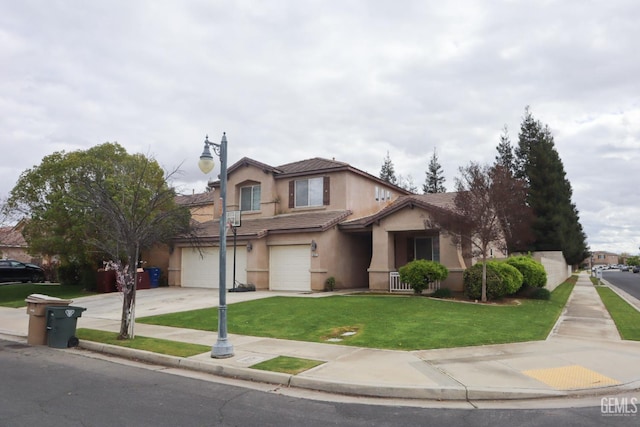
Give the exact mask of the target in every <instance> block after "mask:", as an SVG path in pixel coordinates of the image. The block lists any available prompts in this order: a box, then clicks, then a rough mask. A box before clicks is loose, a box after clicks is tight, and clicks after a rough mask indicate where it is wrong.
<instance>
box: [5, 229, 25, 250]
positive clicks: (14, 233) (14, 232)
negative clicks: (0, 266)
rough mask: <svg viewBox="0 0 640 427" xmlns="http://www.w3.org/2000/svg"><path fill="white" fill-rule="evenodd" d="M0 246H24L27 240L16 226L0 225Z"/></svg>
mask: <svg viewBox="0 0 640 427" xmlns="http://www.w3.org/2000/svg"><path fill="white" fill-rule="evenodd" d="M0 247H5V248H26V247H27V241H26V240H25V239H24V236H22V232H21V230H20V229H19V228H18V227H0Z"/></svg>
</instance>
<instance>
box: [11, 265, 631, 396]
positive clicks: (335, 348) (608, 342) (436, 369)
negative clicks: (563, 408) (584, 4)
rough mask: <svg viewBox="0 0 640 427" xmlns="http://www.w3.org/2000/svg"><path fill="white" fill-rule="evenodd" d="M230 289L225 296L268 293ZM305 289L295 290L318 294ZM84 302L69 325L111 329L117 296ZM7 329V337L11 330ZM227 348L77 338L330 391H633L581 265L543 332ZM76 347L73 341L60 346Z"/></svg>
mask: <svg viewBox="0 0 640 427" xmlns="http://www.w3.org/2000/svg"><path fill="white" fill-rule="evenodd" d="M211 293H212V292H211V290H204V289H181V288H157V289H150V290H146V291H140V292H139V293H138V298H137V300H138V305H137V316H138V317H142V316H147V315H150V314H162V313H168V312H178V311H184V310H191V309H194V308H202V307H211V306H215V301H213V302H214V304H211V300H212V299H214V298H212V297H211ZM274 294H275V293H272V292H247V293H230V294H228V296H227V302H228V304H233V303H235V302H239V301H243V300H248V299H256V298H264V297H267V296H273V295H274ZM289 295H290V294H289ZM324 295H327V294H311V295H305V297H322V296H324ZM73 305H77V306H81V307H86V308H87V311H86V312H84V314H83V315H82V317H81V318H79V319H78V327H81V328H92V329H100V330H107V331H114V332H115V331H118V330H119V326H120V322H119V314H120V309H121V305H122V302H121V296H120V295H119V294H104V295H97V296H91V297H85V298H79V299H76V300H75V301H74V303H73ZM27 325H28V316H27V315H26V310H25V309H24V308H22V309H8V308H0V334H4V335H5V337H6V336H12V337H14V339H24V337H25V336H26V331H27ZM135 332H136V335H140V336H148V337H156V338H164V339H169V340H173V341H181V342H190V343H197V344H204V345H212V344H213V343H215V341H216V337H217V335H216V333H211V332H202V331H197V330H188V329H178V328H170V327H163V326H153V325H144V324H140V323H138V324H136V331H135ZM15 337H17V338H15ZM229 340H230V342H231V343H232V344H233V346H234V350H235V356H234V357H232V358H228V359H213V358H211V356H210V353H204V354H200V355H197V356H193V357H189V358H178V357H171V356H164V355H158V354H153V353H148V352H141V351H136V350H130V349H125V348H121V347H114V346H107V345H103V344H96V343H90V342H81V347H83V348H85V349H89V350H93V351H99V352H105V353H111V354H115V355H118V356H124V357H134V358H136V359H139V360H145V361H147V362H149V363H154V364H159V365H166V366H171V367H180V368H185V369H193V370H199V371H203V372H208V373H213V374H216V375H222V376H227V377H234V378H240V379H246V380H252V381H260V382H267V383H274V384H281V385H285V386H289V387H300V388H304V389H311V390H320V391H325V392H331V393H340V394H349V395H359V396H373V397H385V398H412V399H434V400H458V401H463V400H471V401H473V400H505V399H530V398H549V397H562V396H583V395H587V394H590V395H612V394H615V393H620V392H628V393H631V394H632V395H633V396H635V397H639V396H640V394H638V391H637V390H638V389H640V342H633V341H624V340H621V339H620V336H619V335H618V332H617V330H616V328H615V325H614V324H613V321H612V320H611V318H610V317H609V314H608V312H607V310H606V309H605V308H604V306H603V304H602V302H601V300H600V298H599V296H598V294H597V292H596V290H595V288H594V287H593V285H592V284H591V281H590V280H589V277H588V275H587V274H581V275H580V276H579V278H578V282H577V284H576V286H575V288H574V290H573V292H572V295H571V297H570V298H569V301H568V303H567V306H566V307H565V310H564V312H563V314H562V315H561V317H560V318H559V320H558V322H557V324H556V325H555V327H554V328H553V330H552V332H551V334H550V335H549V337H548V338H547V339H546V340H545V341H534V342H526V343H516V344H501V345H490V346H477V347H465V348H453V349H439V350H420V351H393V350H378V349H368V348H359V347H351V346H341V345H336V344H319V343H308V342H299V341H286V340H279V339H270V338H260V337H250V336H239V335H233V334H230V335H229ZM68 351H78V350H73V349H72V350H68ZM280 355H282V356H292V357H301V358H308V359H315V360H321V361H323V362H324V363H323V364H321V365H320V366H317V367H316V368H313V369H310V370H308V371H305V372H303V373H300V374H298V375H288V374H280V373H274V372H266V371H260V370H256V369H252V368H250V366H252V365H254V364H256V363H259V362H261V361H265V360H268V359H271V358H274V357H277V356H280Z"/></svg>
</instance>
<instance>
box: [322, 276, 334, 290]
mask: <svg viewBox="0 0 640 427" xmlns="http://www.w3.org/2000/svg"><path fill="white" fill-rule="evenodd" d="M335 288H336V278H335V277H333V276H331V277H329V278H327V280H325V281H324V290H325V291H326V292H332V291H333V290H334V289H335Z"/></svg>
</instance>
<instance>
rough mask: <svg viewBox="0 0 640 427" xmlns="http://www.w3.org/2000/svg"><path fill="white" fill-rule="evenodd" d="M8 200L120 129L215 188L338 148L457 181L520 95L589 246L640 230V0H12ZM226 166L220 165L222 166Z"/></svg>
mask: <svg viewBox="0 0 640 427" xmlns="http://www.w3.org/2000/svg"><path fill="white" fill-rule="evenodd" d="M0 11H1V12H0V64H1V66H0V147H1V149H2V154H1V155H0V198H4V197H6V196H7V195H8V193H9V191H10V190H11V188H12V187H13V186H14V184H15V182H16V180H17V179H18V177H19V175H20V173H21V172H22V171H24V170H25V169H27V168H30V167H32V166H34V165H36V164H39V162H40V160H41V159H42V158H43V157H44V156H46V155H48V154H51V153H53V152H55V151H60V150H65V151H72V150H77V149H87V148H89V147H92V146H94V145H97V144H99V143H103V142H107V141H110V142H113V141H117V142H118V143H120V144H121V145H123V146H124V147H125V148H127V150H128V151H129V152H130V153H134V152H141V153H144V154H149V155H151V156H153V157H155V158H156V159H157V160H158V161H159V162H160V164H161V165H163V166H164V167H165V168H166V169H173V168H176V167H180V168H181V170H182V174H181V175H180V177H179V182H177V184H178V185H179V187H180V190H181V191H182V192H184V193H191V192H192V191H196V192H200V191H202V190H203V189H204V188H205V183H206V181H207V177H206V176H204V175H202V174H201V173H200V171H199V170H198V168H197V160H198V157H199V155H200V153H201V152H202V147H203V144H202V141H203V139H204V136H205V134H209V136H210V137H211V139H212V140H219V138H220V136H221V135H222V132H223V131H224V132H227V137H228V140H229V163H230V164H233V162H235V161H236V160H238V159H240V158H241V157H244V156H247V157H251V158H253V159H255V160H258V161H261V162H264V163H267V164H270V165H273V166H277V165H281V164H285V163H289V162H293V161H297V160H302V159H307V158H312V157H325V158H335V159H336V160H340V161H344V162H347V163H349V164H351V165H353V166H355V167H357V168H359V169H362V170H364V171H366V172H369V173H371V174H373V175H378V174H379V172H380V168H381V166H382V163H383V160H384V158H385V156H386V154H387V152H389V155H390V158H391V160H392V162H393V164H394V167H395V170H396V173H397V174H401V175H403V176H405V177H409V176H410V177H412V178H413V181H414V183H415V184H416V186H418V187H421V186H422V183H423V182H424V179H425V171H426V169H427V165H428V162H429V159H430V157H431V155H432V153H433V150H434V149H436V150H437V153H438V157H439V160H440V163H441V165H442V166H443V168H444V172H445V176H446V183H445V184H446V186H447V188H448V189H449V190H452V189H453V185H454V178H455V177H456V176H457V174H458V168H459V167H460V166H464V165H467V164H468V163H469V162H470V161H478V162H481V163H490V162H492V161H493V159H494V157H495V155H496V149H495V148H496V146H497V144H498V142H499V135H500V133H501V131H502V129H503V127H504V126H505V125H506V126H507V128H508V129H509V133H510V136H511V139H512V142H513V143H514V144H515V143H516V142H517V138H518V131H519V127H520V123H521V120H522V116H523V114H524V108H525V106H527V105H529V106H530V108H531V111H532V113H533V115H534V117H535V118H536V119H538V120H540V121H541V122H542V123H544V124H547V125H549V127H550V128H551V131H552V133H553V135H554V137H555V144H556V149H557V150H558V152H559V154H560V157H561V158H562V161H563V163H564V167H565V170H566V172H567V177H568V179H569V180H570V182H571V184H572V187H573V190H574V195H573V200H574V202H575V203H576V205H577V207H578V210H579V212H580V217H581V223H582V225H583V227H584V229H585V232H586V233H587V235H588V241H589V245H590V247H591V249H592V250H607V251H614V252H628V253H632V254H637V253H638V250H639V246H640V191H639V190H638V183H639V178H640V172H639V169H640V56H638V48H637V42H638V40H640V25H638V22H639V20H640V2H638V1H637V0H603V1H597V0H592V1H589V0H557V1H553V0H540V1H533V2H532V1H517V0H513V1H501V0H487V1H451V2H443V1H431V0H416V1H405V0H389V1H383V0H368V1H365V0H362V1H357V0H353V1H352V0H339V1H338V0H335V1H332V0H318V1H311V0H309V1H307V0H291V1H287V0H273V1H267V0H244V1H242V0H237V1H232V2H230V1H221V0H181V1H158V0H155V1H152V0H149V1H143V0H126V1H121V0H108V1H106V0H105V1H103V0H92V1H83V0H20V1H13V0H0ZM214 173H215V171H214Z"/></svg>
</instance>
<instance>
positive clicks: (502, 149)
mask: <svg viewBox="0 0 640 427" xmlns="http://www.w3.org/2000/svg"><path fill="white" fill-rule="evenodd" d="M496 149H497V150H498V155H497V156H496V162H495V165H497V166H501V167H503V168H504V169H505V170H507V171H509V172H510V173H511V175H514V176H515V172H516V159H515V157H514V154H513V146H512V145H511V138H510V137H509V131H508V130H507V125H505V126H504V128H503V129H502V134H500V143H499V144H498V147H496Z"/></svg>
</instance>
